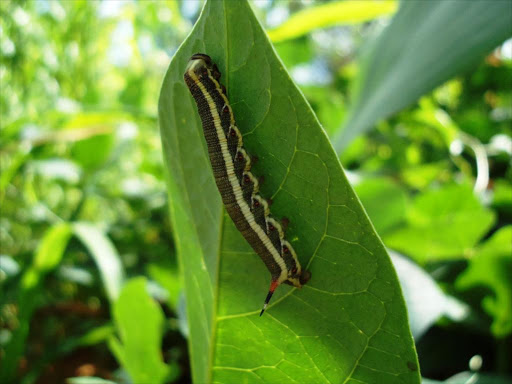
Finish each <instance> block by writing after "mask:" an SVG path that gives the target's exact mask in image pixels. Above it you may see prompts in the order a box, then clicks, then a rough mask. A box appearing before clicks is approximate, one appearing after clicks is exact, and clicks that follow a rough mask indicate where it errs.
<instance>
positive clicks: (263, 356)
mask: <svg viewBox="0 0 512 384" xmlns="http://www.w3.org/2000/svg"><path fill="white" fill-rule="evenodd" d="M235 4H236V5H235ZM195 52H207V53H208V54H209V55H211V56H212V58H213V59H214V60H215V62H216V63H217V64H218V65H219V68H221V72H222V73H223V78H222V81H223V83H224V84H225V85H226V87H227V90H228V95H229V97H230V101H231V105H232V106H233V109H234V113H235V116H236V118H237V124H238V126H239V128H240V130H241V132H242V133H243V135H244V143H245V146H246V148H247V149H248V152H249V153H251V154H257V155H258V163H257V165H255V167H254V169H253V170H254V172H255V174H257V175H261V174H264V175H265V184H264V185H263V186H262V187H261V193H262V195H263V196H267V197H271V198H272V200H273V204H272V211H273V212H274V213H275V214H276V215H279V216H287V217H288V218H289V219H290V222H291V225H290V227H289V230H288V234H287V236H288V238H289V239H290V240H291V242H292V244H293V246H294V248H295V249H296V251H297V253H298V254H299V257H300V259H301V262H302V264H303V265H304V266H307V267H308V268H309V269H310V270H311V272H312V275H313V277H312V279H311V281H310V282H309V283H308V284H307V285H306V286H305V287H304V288H303V289H302V290H300V291H299V290H297V289H294V288H289V287H280V288H279V291H278V293H277V294H276V295H275V298H274V300H273V302H272V303H271V305H270V306H269V308H268V309H267V312H266V313H265V314H264V316H263V317H261V318H260V317H259V316H258V314H259V311H260V306H261V303H262V300H263V298H264V296H265V293H266V291H267V289H268V284H269V275H268V272H267V271H266V270H265V267H264V265H263V263H262V262H261V260H259V259H258V257H257V256H256V255H255V254H254V252H253V251H251V249H250V248H249V246H248V244H247V243H246V241H245V240H244V239H243V238H242V237H241V235H240V233H239V232H238V231H237V230H236V229H235V227H234V225H233V223H232V221H231V220H230V219H229V217H227V216H226V215H225V213H224V212H223V209H222V203H221V201H220V198H219V195H218V193H217V191H216V186H215V183H214V180H213V177H212V173H211V170H210V166H209V164H208V158H207V153H206V150H205V146H204V144H203V140H204V139H203V136H202V128H201V125H200V122H199V117H198V115H197V111H196V107H195V104H194V102H193V100H192V98H191V96H190V95H189V94H188V90H187V89H186V87H185V85H184V83H183V72H184V69H185V67H186V63H187V61H188V59H189V57H190V56H191V55H192V54H193V53H195ZM159 107H160V124H161V132H162V141H163V146H164V153H165V156H166V165H167V167H168V170H169V174H170V176H169V189H170V199H171V202H172V219H173V224H174V228H175V239H176V244H177V250H178V255H179V258H180V263H181V267H182V271H183V274H184V284H185V295H186V302H187V317H188V322H189V329H190V336H189V337H190V339H189V343H190V348H191V359H192V369H193V375H194V381H196V382H219V383H228V382H233V383H239V382H243V381H246V382H283V381H296V382H343V381H344V382H352V381H354V382H355V381H356V380H360V381H364V382H380V383H385V382H394V381H395V380H396V377H400V380H402V381H403V382H407V383H416V382H419V375H418V367H417V362H416V356H415V351H414V346H413V344H412V340H411V336H410V331H409V328H408V325H407V320H406V313H405V308H404V302H403V299H402V295H401V292H400V289H399V286H398V281H397V279H396V276H395V274H394V272H393V269H392V266H391V263H390V260H389V257H388V255H387V254H386V252H385V250H384V248H383V245H382V243H381V242H380V240H379V239H378V237H377V236H376V234H375V232H374V231H373V229H372V227H371V224H370V223H369V221H368V219H367V217H366V215H365V213H364V212H363V210H362V207H361V205H360V204H359V202H358V200H357V198H356V197H355V195H354V193H353V191H352V189H351V188H350V185H349V184H348V182H347V180H346V178H345V176H344V174H343V171H342V170H341V167H340V165H339V162H338V159H337V157H336V155H335V154H334V152H333V150H332V148H331V146H330V144H329V142H328V140H327V138H326V137H325V136H324V135H323V133H322V130H321V128H320V126H319V124H318V122H317V120H316V118H315V117H314V115H313V114H312V113H311V110H310V109H309V107H308V105H307V103H306V102H305V100H304V98H303V96H302V95H301V94H300V92H299V91H298V90H297V88H296V87H295V85H294V84H293V83H292V82H291V81H290V78H289V77H288V75H287V73H286V71H285V70H284V68H283V67H282V66H281V64H280V62H279V60H278V58H277V57H276V56H275V54H274V51H273V48H272V46H271V45H270V43H269V42H268V40H267V38H266V36H265V34H264V33H263V31H262V29H261V27H260V25H259V23H258V22H257V20H256V19H255V18H254V16H253V15H252V12H251V11H250V9H249V7H248V5H247V4H246V3H245V2H237V3H233V2H228V1H224V2H216V1H209V2H207V3H206V5H205V8H204V9H203V11H202V14H201V18H200V19H199V20H198V22H197V23H196V25H195V27H194V30H193V31H192V33H191V34H190V35H189V37H188V38H187V40H186V41H185V42H184V44H183V45H182V46H181V48H180V50H179V51H178V52H177V53H176V55H175V56H174V58H173V60H172V62H171V65H170V68H169V70H168V73H167V75H166V77H165V80H164V84H163V86H162V92H161V96H160V104H159Z"/></svg>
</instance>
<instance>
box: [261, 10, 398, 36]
mask: <svg viewBox="0 0 512 384" xmlns="http://www.w3.org/2000/svg"><path fill="white" fill-rule="evenodd" d="M396 8H397V1H395V0H386V1H379V2H373V1H366V2H363V1H353V0H348V1H333V2H330V3H327V4H319V5H317V6H314V7H310V8H307V9H304V10H301V11H299V12H297V13H295V14H294V15H293V16H291V17H290V18H289V19H288V20H287V21H286V22H285V23H283V24H282V25H280V26H279V27H277V28H275V29H271V30H270V31H268V36H269V37H270V39H271V40H272V41H273V42H280V41H283V40H287V39H293V38H296V37H299V36H302V35H305V34H306V33H309V32H311V31H312V30H314V29H317V28H326V27H330V26H333V25H337V24H357V23H362V22H365V21H369V20H372V19H374V18H376V17H379V16H383V15H389V14H392V13H394V12H395V11H396Z"/></svg>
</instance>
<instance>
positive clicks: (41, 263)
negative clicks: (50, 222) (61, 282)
mask: <svg viewBox="0 0 512 384" xmlns="http://www.w3.org/2000/svg"><path fill="white" fill-rule="evenodd" d="M70 238H71V226H70V225H69V224H67V223H62V224H57V225H54V226H53V227H51V228H50V229H48V231H47V232H46V233H45V235H44V237H43V238H42V240H41V242H40V244H39V247H38V249H37V252H36V254H35V256H34V260H33V262H32V265H31V266H30V267H29V268H28V269H27V270H26V271H25V273H24V274H23V277H22V279H21V285H20V292H19V298H18V312H19V315H18V321H19V326H18V328H17V329H15V330H14V331H13V334H12V337H11V340H10V342H9V344H8V345H7V347H6V348H5V351H4V355H3V359H2V366H1V368H0V382H2V383H11V382H15V381H16V380H15V378H16V372H17V368H18V361H19V359H20V357H21V356H22V355H23V353H24V349H25V340H26V338H27V335H28V331H29V327H30V319H31V318H32V313H33V312H34V310H35V308H36V307H37V305H38V301H39V295H38V293H39V292H40V290H41V284H42V279H43V278H44V277H45V275H46V274H48V273H49V272H50V271H51V270H52V269H54V268H55V267H56V266H57V265H58V264H59V263H60V261H61V259H62V255H63V254H64V250H65V249H66V246H67V244H68V242H69V239H70Z"/></svg>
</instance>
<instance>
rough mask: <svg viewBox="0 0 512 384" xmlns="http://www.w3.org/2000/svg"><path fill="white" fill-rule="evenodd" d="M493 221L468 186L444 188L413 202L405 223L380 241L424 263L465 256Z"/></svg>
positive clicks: (432, 191) (488, 211)
mask: <svg viewBox="0 0 512 384" xmlns="http://www.w3.org/2000/svg"><path fill="white" fill-rule="evenodd" d="M494 221H495V216H494V213H493V212H492V211H491V210H489V209H487V208H485V207H483V206H482V204H481V203H480V202H479V201H478V199H477V198H476V197H475V195H474V194H473V191H472V189H471V187H470V186H469V185H456V184H453V185H446V186H443V187H442V188H439V189H434V190H428V191H427V192H425V193H423V194H421V195H419V196H418V197H416V199H415V200H414V202H413V204H412V206H411V208H410V210H409V211H408V212H407V223H406V224H405V225H404V226H402V227H400V228H399V229H397V230H395V231H392V232H390V233H387V234H385V235H384V242H385V243H386V245H387V246H388V247H390V248H392V249H396V250H399V251H401V252H403V253H405V254H407V255H408V256H410V257H412V258H413V259H415V260H416V261H417V262H419V263H420V264H421V263H425V262H427V261H433V260H443V259H457V258H462V257H469V256H470V255H471V254H472V253H473V252H474V246H475V245H476V243H477V242H478V241H479V240H480V238H481V237H482V236H483V235H484V234H485V233H486V232H487V231H488V230H489V229H490V227H491V226H492V224H493V223H494Z"/></svg>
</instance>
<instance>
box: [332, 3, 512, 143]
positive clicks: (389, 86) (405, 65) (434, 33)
mask: <svg viewBox="0 0 512 384" xmlns="http://www.w3.org/2000/svg"><path fill="white" fill-rule="evenodd" d="M491 4H492V5H491ZM511 13H512V2H510V1H502V0H497V1H492V2H489V1H485V0H475V1H442V0H432V1H402V2H401V3H400V9H399V11H398V13H397V14H396V15H395V17H394V19H393V21H392V23H391V24H390V25H389V26H388V27H387V28H386V29H385V30H384V31H383V33H382V34H381V35H380V36H379V37H378V38H377V39H376V41H374V42H372V45H371V46H370V47H368V48H369V49H368V54H367V55H366V56H365V58H364V60H363V62H362V68H361V72H360V74H359V78H358V79H357V89H356V90H355V94H354V97H353V100H354V103H353V106H352V108H351V110H350V113H349V116H348V117H347V119H346V120H345V123H344V124H343V131H342V132H341V134H340V135H339V136H338V137H337V139H336V141H335V148H336V150H337V151H339V152H341V151H342V150H343V149H344V148H345V147H346V146H347V145H348V144H349V143H350V142H351V141H352V140H353V139H354V138H355V137H357V136H358V135H360V134H361V133H363V132H365V131H367V130H369V129H370V128H372V126H374V124H375V123H376V122H377V121H379V120H381V119H384V118H386V117H388V116H390V115H392V114H393V113H395V112H397V111H399V110H400V109H402V108H404V107H406V106H407V105H409V104H411V103H413V102H414V101H415V100H417V99H418V98H419V97H420V96H421V95H423V94H424V93H426V92H429V91H430V90H432V89H433V88H435V87H436V86H438V85H440V84H441V83H443V82H444V81H446V80H448V79H450V78H451V77H452V76H454V75H456V74H458V73H461V72H462V71H464V70H467V69H469V68H471V67H472V66H474V65H476V64H477V63H478V62H479V61H480V60H481V59H482V57H483V56H484V55H485V54H487V53H488V52H489V51H490V50H492V49H493V48H494V47H496V46H497V45H498V44H500V43H501V42H502V41H504V40H505V39H507V38H508V37H510V36H511V35H512V24H511V23H510V14H511Z"/></svg>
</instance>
